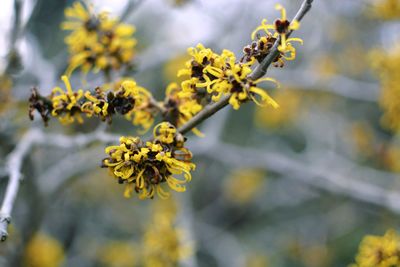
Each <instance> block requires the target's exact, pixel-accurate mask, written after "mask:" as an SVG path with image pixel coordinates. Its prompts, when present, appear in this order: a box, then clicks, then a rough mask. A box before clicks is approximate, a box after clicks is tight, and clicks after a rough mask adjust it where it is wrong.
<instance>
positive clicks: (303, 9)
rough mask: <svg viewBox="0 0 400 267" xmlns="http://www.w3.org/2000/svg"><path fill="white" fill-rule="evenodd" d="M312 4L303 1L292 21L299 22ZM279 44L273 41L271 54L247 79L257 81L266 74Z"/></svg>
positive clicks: (310, 1)
mask: <svg viewBox="0 0 400 267" xmlns="http://www.w3.org/2000/svg"><path fill="white" fill-rule="evenodd" d="M312 2H313V0H304V2H303V4H302V5H301V7H300V9H299V11H297V14H296V15H295V16H294V18H293V19H292V21H294V20H297V21H301V20H302V19H303V17H304V16H305V15H306V14H307V12H308V11H309V10H310V9H311V4H312ZM292 33H293V30H291V31H290V32H288V34H287V37H289V36H290V35H291V34H292ZM280 42H281V38H280V37H278V39H277V40H276V41H275V43H274V45H273V46H272V48H271V53H269V54H268V56H266V57H265V58H264V60H263V61H262V62H261V63H260V65H258V66H257V68H255V69H254V71H253V72H252V73H251V74H250V76H249V77H250V78H251V79H252V80H257V79H259V78H261V77H262V76H264V75H265V74H266V73H267V69H268V67H269V66H270V65H271V63H272V62H273V61H274V60H275V58H276V57H277V56H278V55H279V50H278V46H279V43H280Z"/></svg>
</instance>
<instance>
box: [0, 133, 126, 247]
mask: <svg viewBox="0 0 400 267" xmlns="http://www.w3.org/2000/svg"><path fill="white" fill-rule="evenodd" d="M118 139H119V136H117V135H112V134H107V133H105V132H104V131H103V130H102V129H100V130H97V131H94V132H93V133H90V134H79V135H75V136H66V135H62V134H46V133H44V132H43V131H41V130H39V129H31V130H29V131H28V132H27V133H26V134H25V135H24V136H23V137H22V139H21V140H20V142H19V143H18V144H17V146H16V147H15V149H14V150H13V151H12V152H11V153H10V154H9V156H8V157H7V161H6V170H7V172H8V174H9V180H8V184H7V188H6V192H5V195H4V199H3V203H2V206H1V210H0V239H1V241H5V240H6V239H7V236H8V232H7V226H8V224H9V223H10V221H11V212H12V209H13V206H14V202H15V199H16V196H17V193H18V190H19V186H20V181H21V179H22V174H21V168H22V164H23V161H24V158H25V156H26V155H27V154H28V152H29V151H30V150H31V148H32V147H33V146H34V145H38V144H40V145H51V146H57V147H64V148H67V147H82V146H85V145H88V144H90V143H93V142H96V141H101V142H116V141H118Z"/></svg>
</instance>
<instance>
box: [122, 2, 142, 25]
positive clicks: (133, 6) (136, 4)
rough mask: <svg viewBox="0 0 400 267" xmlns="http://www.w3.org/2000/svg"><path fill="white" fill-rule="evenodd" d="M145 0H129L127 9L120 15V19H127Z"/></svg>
mask: <svg viewBox="0 0 400 267" xmlns="http://www.w3.org/2000/svg"><path fill="white" fill-rule="evenodd" d="M143 2H144V0H129V2H128V4H127V5H126V7H125V11H124V12H123V13H122V14H121V16H120V21H125V20H127V19H128V18H129V16H130V15H132V13H133V12H134V11H135V10H136V9H137V8H138V7H139V6H140V4H142V3H143Z"/></svg>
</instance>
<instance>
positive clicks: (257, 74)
mask: <svg viewBox="0 0 400 267" xmlns="http://www.w3.org/2000/svg"><path fill="white" fill-rule="evenodd" d="M312 2H313V0H304V2H303V4H302V5H301V7H300V9H299V11H298V12H297V14H296V16H295V17H294V18H293V20H297V21H300V20H301V19H302V18H303V17H304V16H305V14H306V13H307V12H308V11H309V10H310V9H311V4H312ZM293 20H292V21H293ZM292 32H293V31H290V32H289V33H288V34H287V36H288V37H289V36H290V34H291V33H292ZM279 43H280V38H278V39H277V40H276V41H275V43H274V45H273V47H272V48H271V52H270V53H269V54H268V56H266V57H265V59H264V60H263V61H262V62H261V63H260V65H258V66H257V67H256V68H255V69H254V71H253V72H252V73H251V74H250V75H249V78H250V79H252V80H257V79H259V78H261V77H262V76H264V75H265V73H267V69H268V67H269V66H270V65H271V63H272V62H273V61H274V60H275V58H276V57H277V56H278V55H279V50H278V46H279ZM230 97H231V95H230V94H227V95H225V96H223V97H222V98H221V99H220V100H219V101H218V102H215V103H213V104H210V105H208V106H206V107H205V108H204V109H203V110H202V111H200V112H199V113H197V114H196V115H195V116H193V118H192V119H190V120H189V121H188V122H187V123H186V124H184V125H183V126H182V127H180V128H179V129H178V131H179V132H180V133H182V134H185V133H187V132H189V131H190V130H192V129H193V128H194V127H196V126H197V125H198V124H200V123H201V122H202V121H204V120H205V119H207V118H208V117H210V116H212V115H213V114H214V113H216V112H217V111H218V110H220V109H222V108H224V107H225V106H226V105H228V103H229V98H230Z"/></svg>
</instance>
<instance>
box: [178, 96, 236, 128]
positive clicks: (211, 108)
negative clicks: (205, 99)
mask: <svg viewBox="0 0 400 267" xmlns="http://www.w3.org/2000/svg"><path fill="white" fill-rule="evenodd" d="M229 98H230V95H225V96H223V97H222V98H221V99H220V100H219V101H218V102H215V103H212V104H210V105H208V106H206V107H204V109H202V110H201V111H200V112H199V113H197V114H196V115H195V116H193V118H192V119H190V120H189V121H188V122H187V123H185V124H184V125H182V127H180V128H179V129H178V131H179V132H180V133H182V134H185V133H187V132H189V131H190V130H192V129H193V128H194V127H196V125H198V124H200V123H201V122H202V121H204V120H205V119H207V118H208V117H210V116H212V115H213V114H214V113H215V112H217V111H218V110H220V109H222V108H224V107H225V106H226V105H228V103H229Z"/></svg>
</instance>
